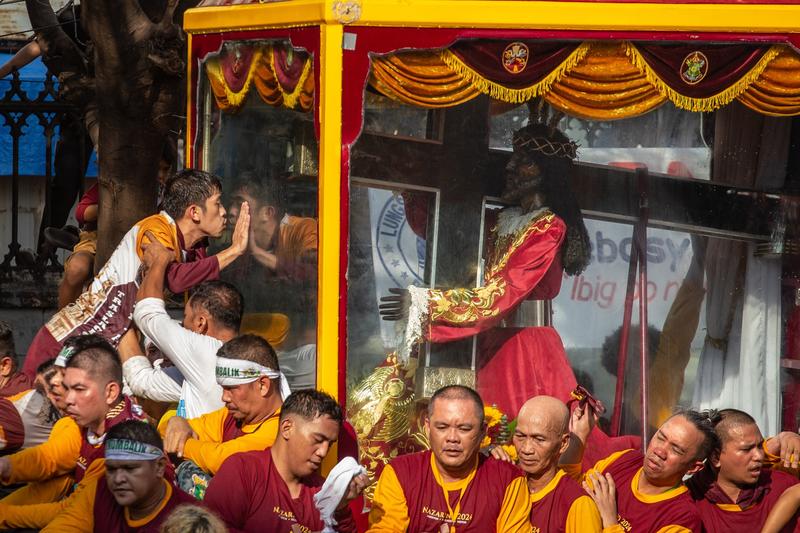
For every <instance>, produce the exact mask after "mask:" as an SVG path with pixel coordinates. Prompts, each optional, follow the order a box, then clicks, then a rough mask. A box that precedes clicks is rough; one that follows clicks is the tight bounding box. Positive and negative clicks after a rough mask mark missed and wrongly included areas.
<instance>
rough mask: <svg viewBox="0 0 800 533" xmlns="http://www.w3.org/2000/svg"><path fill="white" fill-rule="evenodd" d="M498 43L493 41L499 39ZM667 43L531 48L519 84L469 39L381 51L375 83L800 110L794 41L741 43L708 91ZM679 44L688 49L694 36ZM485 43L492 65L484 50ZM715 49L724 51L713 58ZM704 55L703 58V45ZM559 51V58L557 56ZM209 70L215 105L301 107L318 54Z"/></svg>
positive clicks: (423, 95)
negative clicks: (532, 66) (472, 50)
mask: <svg viewBox="0 0 800 533" xmlns="http://www.w3.org/2000/svg"><path fill="white" fill-rule="evenodd" d="M531 42H533V41H531ZM478 43H479V44H480V42H478ZM493 45H494V46H495V47H496V46H497V43H496V42H495V43H494V44H493ZM532 46H537V45H536V44H534V45H532ZM669 46H670V45H665V46H663V47H661V46H659V45H652V44H636V43H631V42H627V41H613V42H608V41H605V42H584V43H581V44H577V45H573V47H572V48H570V49H567V47H565V50H562V51H559V53H561V54H563V55H561V56H559V55H557V54H556V52H552V51H550V52H548V53H544V54H543V55H542V56H541V57H539V58H537V57H535V56H534V55H533V53H531V56H530V59H531V62H533V61H534V60H537V59H538V60H540V62H539V63H538V65H539V68H540V70H539V73H537V75H536V76H535V77H532V78H530V79H531V80H532V81H531V83H530V85H527V86H519V85H517V86H512V85H511V84H510V83H506V82H507V81H508V80H509V79H510V78H509V77H508V76H506V78H505V79H503V78H502V75H503V73H502V72H501V71H499V70H498V72H501V75H500V76H499V77H498V76H497V75H495V77H494V79H493V78H492V73H488V74H486V73H485V72H484V71H482V70H481V68H478V67H476V66H475V65H471V64H469V63H468V61H466V60H465V51H464V49H463V48H465V47H464V46H462V47H461V48H462V49H461V50H459V45H458V44H457V45H454V46H453V47H450V48H449V49H445V50H421V51H405V52H397V53H394V54H390V55H387V56H381V57H374V58H373V59H372V69H371V72H370V78H369V83H370V85H371V86H372V88H373V89H374V90H376V91H377V92H379V93H381V94H383V95H385V96H388V97H390V98H393V99H395V100H398V101H400V102H404V103H406V104H410V105H413V106H419V107H429V108H438V107H449V106H454V105H458V104H461V103H463V102H466V101H468V100H470V99H472V98H475V97H476V96H478V95H479V94H488V95H490V96H491V97H492V98H495V99H496V100H499V101H503V102H508V103H520V102H524V101H526V100H528V99H530V98H533V97H535V96H542V97H544V99H545V100H547V101H548V102H549V103H550V104H551V105H553V106H554V107H556V108H558V109H560V110H562V111H564V112H566V113H569V114H571V115H574V116H578V117H583V118H588V119H595V120H614V119H621V118H628V117H634V116H637V115H641V114H643V113H646V112H648V111H650V110H652V109H654V108H656V107H658V106H659V105H661V104H663V103H664V102H666V101H667V100H669V101H670V102H672V103H673V104H675V106H677V107H679V108H681V109H686V110H689V111H713V110H714V109H718V108H719V107H721V106H724V105H726V104H728V103H729V102H731V101H732V100H734V99H736V100H739V101H740V102H742V103H743V104H744V105H746V106H748V107H750V108H751V109H753V110H754V111H757V112H759V113H763V114H768V115H777V116H789V115H797V114H800V55H798V53H797V52H795V51H794V50H792V49H791V48H789V47H788V46H782V45H775V46H771V47H764V48H762V49H758V47H750V49H747V48H746V47H743V49H744V51H743V52H742V54H744V56H747V57H746V58H745V60H742V62H741V63H735V62H733V63H735V64H734V65H733V67H730V68H729V70H730V72H722V74H719V76H718V77H719V80H722V81H721V82H718V83H717V85H716V86H714V85H713V84H712V89H713V90H712V91H711V92H708V91H706V93H703V92H702V91H699V92H698V91H697V90H696V88H692V87H690V86H688V85H687V86H686V87H685V88H686V89H687V90H681V87H680V83H678V82H676V81H675V79H669V77H670V76H672V75H677V74H683V73H682V72H680V69H681V68H684V65H680V64H679V63H680V62H679V61H678V62H677V63H675V62H674V61H673V63H675V64H670V63H669V60H670V56H669V54H672V55H673V56H674V57H678V58H680V57H683V56H682V54H683V51H682V49H678V50H677V51H676V50H675V49H674V48H673V49H672V50H670V48H669ZM673 46H674V47H675V46H677V47H683V48H684V49H690V45H673ZM489 48H490V47H487V49H489ZM481 52H482V54H483V56H482V57H481V58H480V59H481V60H482V61H484V63H483V65H484V66H485V65H486V57H487V52H486V50H482V51H481ZM551 52H552V53H551ZM706 53H707V54H709V56H710V57H712V59H713V61H714V62H716V63H721V62H722V60H721V59H720V57H725V54H726V53H727V51H726V50H721V51H720V50H719V49H716V52H714V50H713V49H712V50H711V51H709V50H706ZM712 53H717V54H718V56H717V57H716V58H715V57H714V56H712V55H711V54H712ZM659 54H662V55H659ZM676 54H677V55H676ZM748 54H749V55H748ZM701 56H702V57H703V59H706V57H705V56H704V55H702V53H701ZM744 56H743V57H744ZM553 57H556V58H557V61H556V62H555V63H554V62H553V61H552V58H553ZM562 58H563V60H562ZM548 61H550V62H549V63H548ZM700 64H702V63H700ZM734 67H737V68H738V70H737V68H734ZM722 70H723V71H724V67H722ZM206 73H207V75H208V80H209V82H210V85H211V89H212V91H213V93H214V96H215V98H216V101H217V105H218V106H219V108H220V109H222V110H225V111H235V110H237V109H238V108H239V107H240V106H241V105H243V103H244V101H245V98H246V96H247V94H248V92H249V91H250V89H252V88H254V89H255V91H256V92H257V94H258V95H259V96H260V97H261V99H262V100H263V101H264V102H266V103H268V104H270V105H274V106H285V107H288V108H291V109H300V110H303V111H309V110H311V108H312V106H313V102H314V76H313V59H312V58H311V57H310V56H309V55H307V54H305V53H301V52H293V51H292V49H291V48H289V47H286V46H282V45H279V44H264V45H257V46H250V47H249V48H247V50H246V53H240V51H236V52H235V53H234V52H230V51H225V50H224V51H223V53H221V54H220V55H219V56H214V57H212V58H210V59H209V60H208V61H206ZM715 74H718V73H715ZM498 79H499V81H498ZM692 91H694V93H692Z"/></svg>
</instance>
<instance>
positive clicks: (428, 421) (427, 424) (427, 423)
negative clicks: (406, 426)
mask: <svg viewBox="0 0 800 533" xmlns="http://www.w3.org/2000/svg"><path fill="white" fill-rule="evenodd" d="M423 417H424V418H425V421H424V422H423V424H422V429H423V431H424V432H425V436H426V437H427V438H428V442H430V440H431V417H430V416H428V413H427V412H426V413H425V414H423Z"/></svg>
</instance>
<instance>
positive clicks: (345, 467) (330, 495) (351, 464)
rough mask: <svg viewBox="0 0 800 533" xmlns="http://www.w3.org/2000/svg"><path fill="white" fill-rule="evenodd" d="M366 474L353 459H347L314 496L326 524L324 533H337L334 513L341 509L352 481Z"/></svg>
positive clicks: (341, 462) (335, 468) (342, 461)
mask: <svg viewBox="0 0 800 533" xmlns="http://www.w3.org/2000/svg"><path fill="white" fill-rule="evenodd" d="M366 473H367V470H366V469H365V468H364V467H363V466H361V465H360V464H358V463H357V462H356V460H355V459H353V458H352V457H345V458H344V459H342V460H341V461H339V463H338V464H337V465H336V466H334V467H333V470H331V473H330V474H328V478H327V479H326V480H325V483H323V484H322V488H321V489H320V490H319V492H318V493H316V494H315V495H314V505H315V506H316V507H317V509H318V510H319V514H320V517H321V518H322V521H323V522H324V523H325V528H324V529H323V530H322V533H335V532H336V530H335V529H334V528H333V526H335V525H336V519H334V518H333V513H335V512H336V508H337V507H339V503H341V501H342V498H343V497H344V495H345V493H346V492H347V487H348V486H349V485H350V481H352V480H353V478H354V477H356V476H358V475H360V474H366Z"/></svg>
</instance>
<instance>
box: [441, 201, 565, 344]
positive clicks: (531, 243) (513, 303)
mask: <svg viewBox="0 0 800 533" xmlns="http://www.w3.org/2000/svg"><path fill="white" fill-rule="evenodd" d="M565 234H566V225H565V224H564V222H563V221H562V220H561V219H560V218H558V217H556V216H555V215H552V216H550V217H541V218H539V219H538V220H537V221H536V222H535V223H534V224H533V226H531V227H530V232H529V233H528V236H527V238H525V240H523V241H522V242H521V243H520V244H519V245H518V246H517V247H516V249H514V250H513V251H512V252H511V253H510V255H509V256H508V258H507V261H506V263H505V265H504V266H503V267H502V268H500V269H498V271H497V272H496V273H494V275H492V267H493V265H492V264H490V265H489V266H488V267H487V277H486V278H487V279H486V280H485V282H484V287H489V286H491V285H492V283H496V284H499V285H497V286H498V287H502V288H501V290H500V292H499V293H498V294H496V295H495V296H493V297H492V298H491V300H484V301H480V302H478V301H476V300H475V299H470V300H467V301H466V302H465V301H463V300H461V299H459V296H460V294H461V293H462V292H463V289H454V290H453V291H446V292H444V298H443V299H447V300H449V301H450V302H452V303H453V305H452V307H451V308H450V309H449V310H448V311H447V312H446V313H444V314H441V313H438V312H437V310H436V307H437V304H436V302H435V301H434V302H432V303H431V313H430V316H431V321H430V325H429V327H428V328H427V331H426V337H427V338H428V339H429V340H431V341H432V342H448V341H453V340H457V339H463V338H465V337H471V336H472V335H475V334H476V333H480V332H481V331H485V330H487V329H489V328H491V327H493V326H495V325H496V324H497V323H498V322H500V320H502V319H503V317H504V316H505V315H506V314H508V313H509V312H510V311H512V310H513V309H515V308H516V307H517V305H519V303H520V302H522V301H523V300H525V299H526V298H528V297H529V296H539V295H541V294H546V295H547V296H548V297H551V298H552V297H554V296H555V295H557V294H558V292H559V290H560V289H561V268H560V263H558V262H557V261H556V259H557V258H558V257H559V255H560V249H561V243H562V242H563V241H564V236H565ZM554 262H555V266H554ZM540 284H541V285H542V287H541V288H537V287H538V286H539V285H540ZM534 291H536V293H535V294H534ZM434 292H436V291H434ZM539 297H541V296H539ZM471 308H475V309H477V310H478V312H476V313H471V312H470V309H471ZM562 352H563V349H562Z"/></svg>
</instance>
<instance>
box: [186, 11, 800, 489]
mask: <svg viewBox="0 0 800 533" xmlns="http://www.w3.org/2000/svg"><path fill="white" fill-rule="evenodd" d="M434 4H435V5H434ZM508 4H509V5H513V6H514V12H513V13H510V12H507V11H504V10H492V8H491V6H492V5H493V4H487V5H486V6H483V8H482V9H483V10H482V11H481V12H480V13H481V15H480V16H478V15H477V11H473V10H471V9H465V10H453V9H452V3H448V2H446V1H442V2H433V4H431V6H428V7H430V9H425V10H423V9H416V10H415V9H413V8H414V2H411V4H409V5H405V4H404V5H400V4H399V3H398V4H395V3H391V2H389V3H386V5H384V4H380V5H377V4H370V3H369V2H363V3H359V4H355V3H354V4H349V3H337V6H338V8H337V9H338V11H335V13H333V14H332V15H331V16H330V17H332V18H330V17H328V16H327V15H326V17H327V18H326V17H322V18H320V16H319V15H318V14H316V11H313V12H312V11H308V10H306V7H307V6H306V4H303V5H304V6H306V7H303V9H299V7H298V9H297V10H296V11H292V7H293V6H292V2H287V3H285V5H283V6H281V5H279V4H278V3H276V4H269V5H246V6H235V7H230V8H222V7H216V8H205V9H204V8H200V9H197V10H192V11H189V12H188V13H187V27H188V29H189V31H190V33H191V37H192V45H191V48H192V57H193V58H194V59H196V60H197V64H198V67H199V71H198V72H197V73H195V74H194V77H193V79H194V82H195V83H194V85H193V93H192V94H193V96H192V99H191V102H190V119H189V134H188V145H189V146H190V147H191V153H190V154H189V161H190V162H191V163H193V164H201V165H203V166H205V168H207V169H209V170H212V171H214V172H217V173H220V174H222V175H223V177H224V179H225V183H226V194H227V195H228V198H229V202H230V205H231V208H232V209H231V212H232V216H236V209H237V204H239V203H240V201H241V200H244V199H246V200H248V201H250V202H251V204H252V206H255V209H254V212H257V210H258V208H260V206H261V205H262V204H263V203H264V202H263V201H259V200H258V199H257V197H256V194H257V193H256V191H260V190H261V189H262V188H263V189H266V190H272V189H273V187H275V188H278V189H280V191H282V195H283V196H282V197H281V198H282V202H283V205H284V207H282V210H277V209H276V212H277V213H278V214H282V215H283V218H280V220H281V221H283V220H284V218H286V219H287V220H292V219H293V218H295V219H299V220H303V221H308V222H303V223H304V224H306V223H307V224H308V226H307V227H308V228H309V229H308V232H309V234H310V232H311V228H312V226H313V227H314V229H315V230H316V228H317V227H318V228H319V230H318V235H319V242H318V246H317V241H316V239H317V237H316V236H317V233H315V236H314V246H313V247H312V246H310V245H309V246H306V247H305V248H303V247H302V246H301V247H300V250H301V253H300V254H299V257H295V258H294V259H295V260H293V261H291V262H290V264H291V265H292V267H291V268H287V269H286V270H285V271H282V270H281V269H278V270H277V271H274V269H272V270H271V269H270V268H269V266H268V265H265V264H264V262H263V261H261V262H260V261H259V259H258V257H257V254H258V251H257V250H256V249H255V248H254V250H253V253H252V254H251V257H250V258H247V259H246V260H245V261H242V263H243V265H241V268H240V270H239V274H238V275H240V278H238V279H237V280H235V281H236V282H237V283H240V284H242V286H244V287H246V295H247V298H248V311H250V312H252V313H253V314H254V315H257V316H263V315H268V316H273V317H274V316H280V315H282V316H285V319H284V320H285V322H284V324H286V326H285V329H286V339H285V340H284V341H282V342H285V343H286V344H284V345H282V349H283V350H284V353H294V352H296V351H297V350H301V351H302V350H303V349H304V348H306V347H308V346H314V345H315V343H316V344H318V345H319V347H320V348H319V350H316V349H315V350H314V351H315V357H316V362H315V363H310V364H311V365H312V366H313V365H314V364H316V367H315V369H316V380H314V379H313V375H312V374H310V373H309V372H307V371H306V370H302V371H300V372H299V374H301V375H302V377H298V378H295V379H296V384H298V385H299V384H302V385H303V386H306V385H316V386H317V387H319V388H323V389H325V390H328V391H329V392H332V393H334V394H335V395H336V396H337V397H338V398H339V400H340V401H341V402H342V403H343V405H344V406H345V408H346V409H347V411H348V420H349V421H350V422H351V423H352V425H353V426H354V428H355V433H356V436H357V440H358V444H359V448H360V452H361V457H362V459H363V461H364V463H365V464H366V465H367V466H368V468H369V469H370V473H371V474H377V472H378V471H379V470H380V468H381V465H382V464H384V463H385V462H386V461H388V460H389V459H390V458H391V457H393V456H395V455H396V454H398V453H405V452H408V451H413V450H417V449H421V448H424V447H425V446H426V439H425V437H424V434H423V433H422V432H421V431H420V427H419V414H420V411H421V409H422V406H424V401H425V398H426V397H427V396H428V395H429V394H430V392H432V391H433V390H435V388H436V387H438V386H441V385H444V384H449V383H465V384H469V385H470V386H474V387H476V388H477V390H478V391H479V392H480V393H481V395H482V396H483V397H484V399H485V400H486V402H487V404H489V405H492V406H494V407H495V408H496V412H498V413H500V414H501V415H505V417H506V418H505V420H506V421H510V420H513V418H514V417H515V416H516V411H517V409H518V408H519V406H520V405H521V403H522V402H523V401H524V400H525V399H526V398H528V397H530V396H533V395H536V394H550V395H554V396H557V397H560V398H561V399H563V400H567V399H568V398H569V393H570V391H571V390H573V389H574V388H575V386H576V385H578V384H580V385H583V386H584V387H585V388H587V389H589V390H591V391H592V392H593V393H594V394H595V395H596V396H597V397H598V398H600V399H601V400H602V401H603V402H604V403H605V405H606V406H607V408H608V411H607V413H606V414H605V415H604V417H603V419H602V421H601V429H602V430H603V431H604V432H605V433H606V434H607V435H609V436H612V437H616V436H628V437H630V438H631V440H630V441H628V442H630V443H632V444H633V445H641V444H642V442H643V441H646V440H647V439H648V438H649V436H650V435H651V434H652V431H653V430H654V428H655V427H657V426H658V425H659V424H660V423H661V422H662V421H663V420H664V419H665V417H667V416H669V414H670V413H671V411H672V409H673V408H674V407H675V406H677V405H684V406H689V405H691V406H694V407H701V408H710V407H714V408H719V407H739V408H743V409H745V410H747V411H748V412H749V413H751V414H752V415H753V416H754V417H755V418H756V420H757V421H758V423H759V426H760V427H761V429H762V432H763V433H764V434H765V435H767V434H774V433H776V432H778V431H780V430H781V429H792V430H796V429H797V427H798V408H799V407H800V374H798V373H797V372H798V369H800V363H798V362H797V361H798V360H800V350H798V347H797V343H796V338H797V331H796V330H797V327H798V324H800V318H798V317H800V311H798V303H797V302H798V301H800V299H798V297H797V294H800V293H798V292H797V291H798V288H799V287H800V282H798V280H799V279H800V273H799V271H798V266H799V263H798V261H797V259H796V258H797V254H798V253H800V247H798V243H797V238H798V236H797V234H796V233H797V230H796V228H797V223H796V222H797V212H798V210H797V207H796V203H797V197H796V191H797V190H798V180H799V179H800V178H798V169H800V155H798V154H800V151H798V150H797V146H799V145H800V126H798V124H800V123H798V121H797V119H796V118H795V117H796V115H798V114H799V113H800V81H798V80H800V77H799V76H798V72H800V54H798V52H797V50H796V48H794V47H793V46H792V42H791V39H792V37H791V25H790V23H788V22H785V21H784V22H782V21H783V20H784V18H785V17H787V16H788V15H787V13H790V12H791V13H797V12H798V9H800V6H784V8H782V9H784V10H785V12H784V11H779V10H777V8H776V9H775V10H769V9H767V8H765V7H764V6H760V7H759V6H757V5H749V4H748V5H737V6H733V5H714V4H713V3H712V4H704V5H703V6H699V5H694V4H676V5H674V6H671V7H670V10H668V11H669V12H668V13H667V11H664V10H661V11H659V10H657V9H653V10H651V8H650V7H646V6H645V7H642V8H641V9H640V10H639V11H636V13H637V15H636V16H635V17H634V16H633V15H632V13H634V11H632V10H631V9H632V8H630V5H627V7H626V4H625V3H606V2H593V3H590V4H591V5H590V6H588V7H587V8H586V10H585V12H584V10H579V11H581V12H580V13H572V14H570V15H567V13H566V11H567V10H563V9H562V10H559V9H557V7H552V6H549V5H548V6H545V7H541V5H539V4H540V3H531V2H510V3H508ZM534 4H536V5H534ZM426 5H427V4H426ZM417 7H419V6H417ZM225 9H228V10H229V11H225ZM309 9H310V8H309ZM476 9H477V8H476ZM701 10H705V11H701ZM226 13H228V14H229V15H227V16H224V15H225V14H226ZM665 13H667V14H665ZM709 14H711V15H709ZM600 15H602V16H600ZM700 15H702V17H701V18H697V17H699V16H700ZM526 17H527V18H526ZM598 17H600V18H598ZM256 21H261V22H259V23H257V22H256ZM448 21H451V22H448ZM520 21H525V22H520ZM258 24H263V28H264V29H257V27H258ZM745 29H746V30H747V31H748V32H750V33H748V34H743V33H738V32H741V31H745ZM795 44H796V43H795ZM237 54H238V55H237ZM248 58H251V59H248ZM252 58H256V59H252ZM237 61H238V63H237ZM237 65H238V66H237ZM234 70H236V72H238V73H239V74H236V73H235V72H234ZM234 74H235V75H234ZM258 194H260V193H258ZM287 217H288V218H287ZM317 221H318V226H314V225H313V224H314V223H315V222H317ZM273 225H274V221H273ZM255 242H256V244H257V245H258V246H259V247H261V248H263V249H264V250H266V251H267V252H269V250H270V249H269V244H263V246H262V245H261V244H259V242H258V239H256V241H255ZM304 242H305V241H304ZM308 242H309V243H310V242H311V239H310V238H309V239H308ZM273 246H274V245H273ZM312 249H313V252H312ZM279 262H280V261H279ZM295 267H296V270H295ZM391 289H400V292H392V291H391ZM387 296H389V297H392V298H390V299H389V300H385V299H384V298H385V297H387ZM381 305H383V306H384V312H383V314H382V313H381ZM270 320H272V319H270ZM283 357H284V358H282V359H281V365H284V361H286V365H287V368H292V364H293V363H292V362H290V361H291V360H292V359H290V357H294V356H288V355H285V356H283ZM298 357H299V356H298ZM306 361H311V359H308V360H306ZM497 438H498V439H501V440H502V438H503V436H502V435H500V436H498V437H497Z"/></svg>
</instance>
